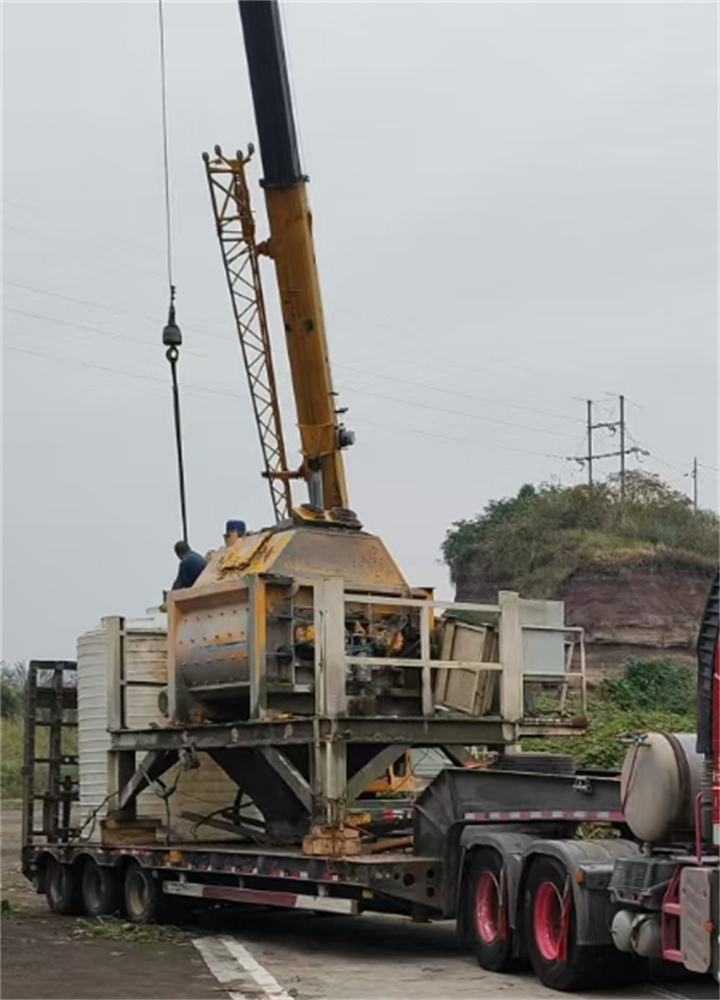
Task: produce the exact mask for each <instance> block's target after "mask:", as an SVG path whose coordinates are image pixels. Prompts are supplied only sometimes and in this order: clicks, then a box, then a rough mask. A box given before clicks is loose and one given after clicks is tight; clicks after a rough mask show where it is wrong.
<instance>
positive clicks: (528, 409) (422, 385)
mask: <svg viewBox="0 0 720 1000" xmlns="http://www.w3.org/2000/svg"><path fill="white" fill-rule="evenodd" d="M337 367H338V368H344V369H345V371H350V372H357V373H358V374H359V375H371V376H372V377H373V378H381V379H385V380H386V381H387V382H397V383H398V384H400V385H409V386H413V387H414V388H416V389H431V390H432V391H433V392H443V393H446V394H447V395H450V396H460V397H462V398H463V399H472V400H474V401H476V402H480V403H492V404H493V405H495V406H506V407H508V408H509V409H513V410H522V411H523V412H525V413H537V414H540V415H541V416H546V417H554V418H555V419H556V420H568V421H570V422H571V423H574V424H576V423H577V418H576V417H568V416H567V415H566V414H564V413H552V412H551V411H550V410H538V409H536V408H535V407H532V406H520V405H519V404H518V403H508V402H505V401H503V400H500V399H490V398H488V397H487V396H478V395H476V394H475V393H471V392H460V391H459V390H457V389H446V388H444V387H441V386H436V385H430V384H428V383H427V382H415V381H413V380H412V379H407V378H400V377H399V376H397V375H384V374H382V373H380V372H371V371H368V370H367V369H364V368H355V367H353V366H352V365H343V364H338V365H337Z"/></svg>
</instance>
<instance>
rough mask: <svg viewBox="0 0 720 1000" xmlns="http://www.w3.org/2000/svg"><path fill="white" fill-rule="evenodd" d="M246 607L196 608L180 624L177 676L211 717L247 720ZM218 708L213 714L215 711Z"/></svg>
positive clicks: (178, 629) (176, 648) (177, 634)
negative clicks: (245, 716) (208, 711)
mask: <svg viewBox="0 0 720 1000" xmlns="http://www.w3.org/2000/svg"><path fill="white" fill-rule="evenodd" d="M248 620H249V608H248V605H247V603H240V602H237V603H232V604H231V603H229V602H228V603H223V604H222V606H215V607H206V608H197V609H193V610H191V611H189V612H188V613H187V614H185V615H184V616H183V617H182V618H181V619H180V620H179V622H178V626H177V632H176V636H175V647H174V649H175V672H176V674H177V675H178V678H179V680H180V681H181V683H182V686H183V687H184V688H186V689H187V691H188V692H189V693H190V694H191V695H192V697H193V698H194V699H195V700H196V701H197V702H199V703H200V704H201V705H204V706H205V708H206V710H210V714H211V715H214V714H216V713H218V710H219V709H220V711H219V713H218V714H219V715H220V716H221V717H222V716H228V717H230V718H236V719H237V718H242V717H243V715H244V714H245V713H246V711H247V705H248V701H249V690H250V668H249V660H248ZM213 709H214V711H213Z"/></svg>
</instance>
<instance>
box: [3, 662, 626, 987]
mask: <svg viewBox="0 0 720 1000" xmlns="http://www.w3.org/2000/svg"><path fill="white" fill-rule="evenodd" d="M65 666H67V664H66V665H65ZM36 701H37V699H36ZM69 703H70V704H71V702H69ZM57 704H60V702H59V701H57ZM28 745H30V744H28ZM50 768H51V771H55V772H58V773H59V769H60V762H59V761H55V762H52V761H51V763H50ZM49 784H50V787H51V788H52V787H54V788H56V789H58V788H59V789H60V791H59V792H58V795H57V798H56V799H55V800H54V801H53V800H51V799H50V797H49V795H47V794H46V796H45V797H44V799H45V801H44V808H43V824H46V823H47V824H49V825H48V826H47V829H45V828H44V825H43V829H40V830H37V831H35V836H31V837H28V838H27V840H26V843H25V845H24V847H23V870H24V872H25V874H26V876H27V877H28V878H30V879H32V880H33V882H34V885H35V887H36V890H37V891H38V892H41V893H44V894H45V895H46V897H47V901H48V904H49V906H50V908H51V910H53V911H54V912H57V913H63V914H72V913H75V914H77V913H85V914H87V915H89V916H101V915H103V914H109V913H113V912H123V913H124V914H125V916H126V917H127V919H128V920H130V921H133V922H138V923H147V922H152V921H169V922H179V921H181V920H182V919H185V918H186V916H187V914H188V912H189V911H190V910H192V909H193V908H194V907H197V906H200V905H203V904H205V905H208V904H209V905H218V904H221V905H225V906H262V907H278V908H281V909H303V910H306V911H310V912H317V913H335V914H346V915H348V916H352V915H359V914H362V913H365V912H379V913H393V914H398V915H404V916H408V917H412V918H414V919H420V920H449V919H452V920H455V921H456V922H457V926H458V930H459V932H460V933H461V935H462V936H463V938H464V940H465V941H466V942H467V944H468V946H469V947H472V948H473V949H474V950H475V951H476V952H477V954H478V957H479V958H480V961H481V962H482V964H483V965H485V966H486V967H488V968H493V969H495V970H496V971H501V970H502V969H503V968H509V967H510V966H511V965H514V964H517V963H518V962H523V961H525V960H526V959H527V955H526V948H525V925H524V920H525V917H524V912H525V909H526V907H525V904H524V899H525V895H526V890H527V885H528V884H529V881H531V880H532V879H533V878H534V874H533V873H535V872H536V871H537V870H538V869H539V868H540V869H542V870H545V869H546V868H548V866H550V867H552V868H553V870H556V869H557V870H559V869H560V868H563V870H564V871H566V872H567V873H568V876H569V877H570V878H571V885H572V892H573V907H572V913H573V914H575V915H576V916H575V917H574V924H573V928H574V935H575V938H574V941H575V944H574V952H573V954H574V956H575V957H574V960H573V962H572V969H573V978H572V983H571V985H572V986H573V988H576V987H577V985H578V984H580V983H581V980H582V979H583V977H582V976H581V975H580V966H582V967H583V968H584V967H585V965H586V964H587V963H586V959H587V956H588V954H589V953H590V952H591V951H592V953H593V954H595V953H605V954H607V953H609V952H612V951H614V949H613V945H612V941H611V939H610V937H609V932H608V927H609V925H610V907H611V904H610V901H609V898H608V895H607V891H606V890H607V885H608V883H609V880H610V876H611V874H612V871H613V867H614V864H615V861H616V859H618V858H621V857H626V856H631V855H633V854H635V853H637V851H638V846H637V845H636V844H635V843H634V842H632V841H631V840H630V839H627V838H623V837H618V838H615V839H606V840H602V841H600V840H582V839H573V838H574V837H575V836H576V834H577V831H578V829H579V828H580V827H581V825H582V824H585V823H604V824H607V826H608V831H610V830H611V829H613V828H614V829H615V831H616V832H623V816H622V812H621V810H620V790H619V788H620V786H619V781H618V779H617V778H612V777H605V776H603V777H596V776H592V777H588V776H586V775H581V774H541V773H522V772H512V771H506V770H496V771H493V770H475V769H472V768H446V769H444V770H443V771H441V772H440V773H439V774H438V775H437V777H436V778H435V779H433V780H432V781H431V782H430V783H429V785H428V786H427V787H426V788H425V789H424V791H423V792H422V793H421V794H420V795H419V796H418V798H417V800H416V801H415V803H414V804H412V805H410V804H408V803H404V804H403V803H402V802H397V804H396V806H395V808H392V806H391V805H390V802H388V804H387V807H386V808H384V809H383V810H382V811H383V812H384V813H385V814H386V815H385V821H386V823H387V824H388V826H389V828H390V832H389V833H388V835H387V838H386V840H385V842H384V843H385V844H387V846H388V847H389V848H390V849H387V850H382V847H383V846H384V843H383V841H382V840H381V841H379V842H378V843H377V845H376V846H377V847H378V848H380V851H381V852H380V853H366V854H359V855H354V856H353V855H351V856H336V855H335V852H336V851H337V849H338V848H337V845H333V853H332V854H325V855H322V854H315V855H313V854H307V853H303V850H302V848H300V847H291V848H279V847H272V846H269V845H259V844H247V843H245V844H240V843H238V844H234V843H232V844H229V843H227V842H224V843H198V842H192V841H191V842H170V843H158V842H154V841H152V840H151V839H150V837H148V842H145V843H142V842H140V843H138V842H135V843H126V844H119V843H116V844H113V845H110V844H108V843H103V842H102V839H101V838H98V837H97V836H95V834H94V831H93V835H92V836H91V837H90V838H89V839H86V840H83V839H80V837H81V836H82V835H81V834H80V832H79V831H78V830H73V829H72V828H70V827H69V826H68V825H67V824H65V825H63V821H62V816H63V813H64V814H65V815H66V816H67V814H68V811H67V809H66V808H65V802H66V796H67V795H68V794H71V793H66V792H63V791H62V783H61V782H58V781H57V780H55V779H54V778H52V777H51V781H50V783H49ZM391 814H392V815H391ZM117 836H118V837H122V836H123V833H122V831H121V830H118V832H117ZM137 836H138V828H137V826H135V827H134V828H133V832H132V837H133V838H137ZM38 837H39V838H40V839H37V838H38ZM393 841H400V842H404V843H407V844H408V846H406V847H405V848H404V849H401V850H398V849H392V844H393ZM370 851H373V847H372V846H371V847H370ZM561 881H562V880H561ZM548 921H549V924H548V926H549V927H550V931H552V914H551V913H550V912H549V915H548ZM486 939H487V940H486ZM564 964H566V963H564ZM593 975H594V976H596V971H595V972H594V973H593ZM608 978H613V977H612V976H609V977H608ZM568 982H570V980H568ZM568 988H569V987H568Z"/></svg>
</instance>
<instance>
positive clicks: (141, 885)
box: [124, 861, 160, 924]
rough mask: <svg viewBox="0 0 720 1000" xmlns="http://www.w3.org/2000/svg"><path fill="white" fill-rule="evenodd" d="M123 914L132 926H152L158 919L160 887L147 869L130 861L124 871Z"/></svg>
mask: <svg viewBox="0 0 720 1000" xmlns="http://www.w3.org/2000/svg"><path fill="white" fill-rule="evenodd" d="M124 890H125V891H124V897H125V913H126V914H127V918H128V920H130V921H131V922H132V923H133V924H152V923H154V922H155V921H156V920H157V919H158V904H159V902H160V901H159V898H158V897H159V895H160V885H159V884H158V880H157V879H155V878H153V874H152V872H151V871H149V870H148V869H147V868H143V867H142V865H140V864H138V862H137V861H132V862H131V863H130V864H129V865H128V866H127V868H126V870H125V886H124Z"/></svg>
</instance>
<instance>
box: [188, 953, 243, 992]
mask: <svg viewBox="0 0 720 1000" xmlns="http://www.w3.org/2000/svg"><path fill="white" fill-rule="evenodd" d="M193 944H194V945H195V947H196V948H197V950H198V951H199V952H200V954H201V955H202V957H203V961H204V962H205V965H207V967H208V969H209V970H210V971H211V972H212V974H213V976H215V978H216V979H217V981H218V982H219V983H220V984H221V986H227V985H228V983H237V981H238V979H240V978H241V976H242V969H239V968H238V964H237V962H236V961H235V959H234V958H233V956H232V955H231V954H230V952H229V951H228V950H227V948H226V947H225V945H224V944H223V942H222V941H221V940H220V939H219V938H195V939H194V940H193ZM228 996H229V997H230V1000H246V998H245V997H244V995H243V994H242V993H235V992H233V991H232V990H230V991H229V992H228Z"/></svg>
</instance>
